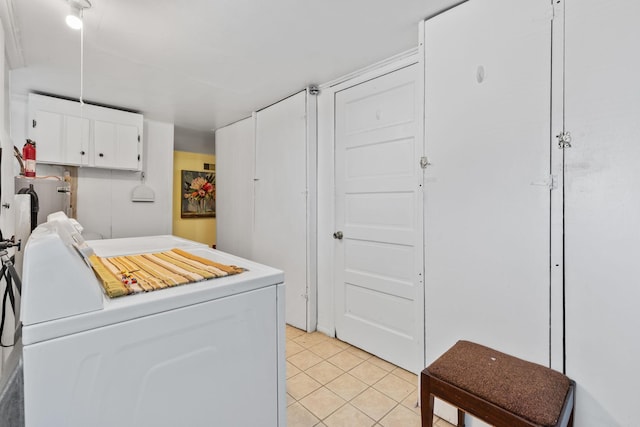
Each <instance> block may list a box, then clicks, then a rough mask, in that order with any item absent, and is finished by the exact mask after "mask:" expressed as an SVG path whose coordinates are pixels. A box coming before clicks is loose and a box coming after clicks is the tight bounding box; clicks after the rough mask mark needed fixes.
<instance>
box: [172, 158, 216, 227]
mask: <svg viewBox="0 0 640 427" xmlns="http://www.w3.org/2000/svg"><path fill="white" fill-rule="evenodd" d="M180 216H181V217H182V218H203V217H215V216H216V174H215V172H197V171H187V170H183V171H182V207H181V210H180Z"/></svg>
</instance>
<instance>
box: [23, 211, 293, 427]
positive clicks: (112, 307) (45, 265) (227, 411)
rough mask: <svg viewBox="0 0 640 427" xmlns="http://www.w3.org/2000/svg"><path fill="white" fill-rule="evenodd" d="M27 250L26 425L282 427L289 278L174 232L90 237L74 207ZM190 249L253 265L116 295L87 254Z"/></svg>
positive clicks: (42, 231) (45, 227) (33, 237)
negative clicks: (105, 289) (286, 280)
mask: <svg viewBox="0 0 640 427" xmlns="http://www.w3.org/2000/svg"><path fill="white" fill-rule="evenodd" d="M54 216H56V218H50V220H49V221H48V222H47V223H45V224H43V225H41V226H39V227H38V228H37V229H36V230H35V231H34V232H33V234H32V235H31V238H30V239H29V242H28V243H27V245H26V248H25V258H24V274H23V298H22V311H21V321H22V345H23V348H22V351H23V364H24V408H25V424H26V427H43V426H47V427H50V426H65V427H73V426H78V427H86V426H104V427H107V426H109V427H113V426H132V427H133V426H135V427H142V426H149V427H151V426H153V427H157V426H171V427H175V426H190V427H191V426H221V427H233V426H238V427H248V426H251V427H260V426H264V427H274V426H280V427H284V426H285V423H286V392H285V354H284V342H285V338H284V287H283V286H284V285H282V283H283V281H284V275H283V273H282V272H281V271H278V270H275V269H273V268H270V267H266V266H263V265H260V264H257V263H254V262H252V261H249V260H246V259H242V258H238V257H235V256H232V255H229V254H226V253H223V252H220V251H217V250H213V249H210V248H208V247H207V246H205V245H202V244H199V243H195V242H191V241H188V240H184V239H180V238H177V237H173V236H155V237H144V238H127V239H111V240H96V241H88V242H84V241H83V240H82V237H81V236H80V231H81V227H80V226H79V224H77V222H75V221H73V220H69V219H68V218H66V217H64V215H62V216H59V215H58V214H56V215H54ZM175 247H177V248H181V249H183V250H185V251H187V252H190V253H192V254H194V255H197V256H200V257H203V258H207V259H210V260H213V261H216V262H219V263H223V264H232V265H237V266H240V267H244V268H246V269H247V271H245V272H243V273H241V274H238V275H234V276H228V277H223V278H217V279H212V280H207V281H201V282H196V283H192V284H188V285H183V286H177V287H173V288H168V289H163V290H158V291H154V292H149V293H143V294H135V295H129V296H124V297H119V298H114V299H110V298H108V297H107V296H105V295H104V293H103V291H102V286H101V284H100V283H99V282H98V280H97V279H96V277H95V275H94V273H93V271H92V269H91V268H90V267H89V266H88V265H87V263H86V262H85V260H84V257H83V256H82V255H81V252H89V251H91V250H93V251H95V253H96V254H97V255H98V256H102V257H108V256H115V255H129V254H135V253H148V252H157V251H163V250H168V249H171V248H175Z"/></svg>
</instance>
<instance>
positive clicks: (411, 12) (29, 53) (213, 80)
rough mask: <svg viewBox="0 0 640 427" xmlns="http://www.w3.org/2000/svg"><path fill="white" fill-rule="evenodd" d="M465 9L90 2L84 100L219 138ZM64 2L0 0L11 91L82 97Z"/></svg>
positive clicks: (437, 3)
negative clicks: (425, 22) (217, 132)
mask: <svg viewBox="0 0 640 427" xmlns="http://www.w3.org/2000/svg"><path fill="white" fill-rule="evenodd" d="M459 2H460V0H395V1H390V0H373V1H372V0H323V1H320V0H315V1H313V0H268V1H267V0H191V1H178V0H173V1H171V0H91V3H92V7H91V9H88V10H86V11H85V12H84V22H85V30H84V86H83V88H84V89H83V92H84V96H83V97H84V99H85V101H87V102H95V103H99V104H104V105H111V106H117V107H121V108H124V109H130V110H135V111H139V112H142V113H143V114H144V115H145V117H146V118H150V119H153V120H158V121H165V122H172V123H174V124H175V125H176V126H178V127H182V128H188V129H193V130H198V131H206V132H208V131H211V130H212V129H216V128H219V127H221V126H224V125H226V124H229V123H231V122H234V121H236V120H239V119H242V118H244V117H247V116H249V115H250V114H251V112H252V111H255V110H257V109H260V108H262V107H265V106H267V105H269V104H272V103H274V102H276V101H278V100H279V99H281V98H284V97H286V96H288V95H290V94H292V93H295V92H297V91H299V90H302V89H303V88H305V87H306V86H308V85H309V84H322V83H326V82H329V81H331V80H333V79H336V78H338V77H340V76H342V75H345V74H347V73H350V72H353V71H356V70H358V69H360V68H363V67H366V66H368V65H371V64H373V63H375V62H378V61H381V60H383V59H386V58H388V57H390V56H393V55H396V54H399V53H401V52H404V51H406V50H408V49H411V48H413V47H415V46H416V45H417V40H418V22H419V21H420V20H421V19H424V18H425V17H428V16H432V15H434V14H436V13H438V12H439V11H441V10H444V9H446V8H448V7H450V6H452V5H453V4H455V3H459ZM68 11H69V6H68V3H67V1H66V0H0V17H2V21H3V24H4V27H5V34H6V35H7V36H6V45H7V57H8V60H9V67H10V68H11V73H10V90H11V92H12V93H13V94H26V93H28V92H30V91H37V92H44V93H49V94H55V95H60V96H64V97H70V98H79V96H80V32H79V31H74V30H72V29H70V28H68V27H67V26H66V24H65V22H64V18H65V16H66V14H67V13H68Z"/></svg>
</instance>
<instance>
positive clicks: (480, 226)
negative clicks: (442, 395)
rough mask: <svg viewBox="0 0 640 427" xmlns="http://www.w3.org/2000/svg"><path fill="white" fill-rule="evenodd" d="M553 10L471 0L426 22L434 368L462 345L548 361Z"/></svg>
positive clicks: (430, 356) (537, 4)
mask: <svg viewBox="0 0 640 427" xmlns="http://www.w3.org/2000/svg"><path fill="white" fill-rule="evenodd" d="M550 11H551V10H550V5H549V3H548V2H545V1H526V2H521V1H520V2H513V1H510V0H473V1H469V2H467V3H463V4H462V5H460V6H457V7H455V8H453V9H451V10H449V11H447V12H444V13H442V14H441V15H438V16H436V17H434V18H432V19H430V20H428V21H426V23H425V64H426V65H425V66H426V71H425V75H426V82H425V85H426V87H425V90H426V92H425V97H426V101H425V102H426V105H425V107H426V111H425V117H426V123H425V127H426V153H427V156H428V159H429V162H430V163H431V165H429V166H428V167H427V169H426V176H425V193H426V197H425V203H426V205H425V229H426V232H425V236H426V241H425V247H426V255H425V257H426V258H425V259H426V265H425V272H426V331H427V332H426V337H427V341H426V348H427V362H428V363H430V362H432V361H433V360H434V359H435V358H436V357H438V356H439V355H440V354H442V353H443V352H444V351H446V350H447V349H448V348H449V347H450V346H451V345H453V344H454V343H455V342H456V341H457V340H463V339H466V340H472V341H476V342H478V343H481V344H484V345H488V346H491V347H494V348H496V349H499V350H502V351H505V352H507V353H511V354H513V355H515V356H519V357H523V358H526V359H528V360H531V361H534V362H538V363H541V364H544V365H548V364H549V357H550V348H549V347H550V346H549V339H550V338H549V313H550V307H549V305H550V302H549V299H550V279H549V274H550V273H549V272H550V263H549V255H550V252H549V251H550V249H549V248H550V236H549V234H550V219H549V218H550V186H549V184H550V182H549V181H550V180H549V178H550V176H549V175H550V131H549V129H550V96H551V81H550V76H551V13H550Z"/></svg>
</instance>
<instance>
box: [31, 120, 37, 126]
mask: <svg viewBox="0 0 640 427" xmlns="http://www.w3.org/2000/svg"><path fill="white" fill-rule="evenodd" d="M37 125H38V122H36V120H35V119H33V120H32V121H31V127H36V126H37Z"/></svg>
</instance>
